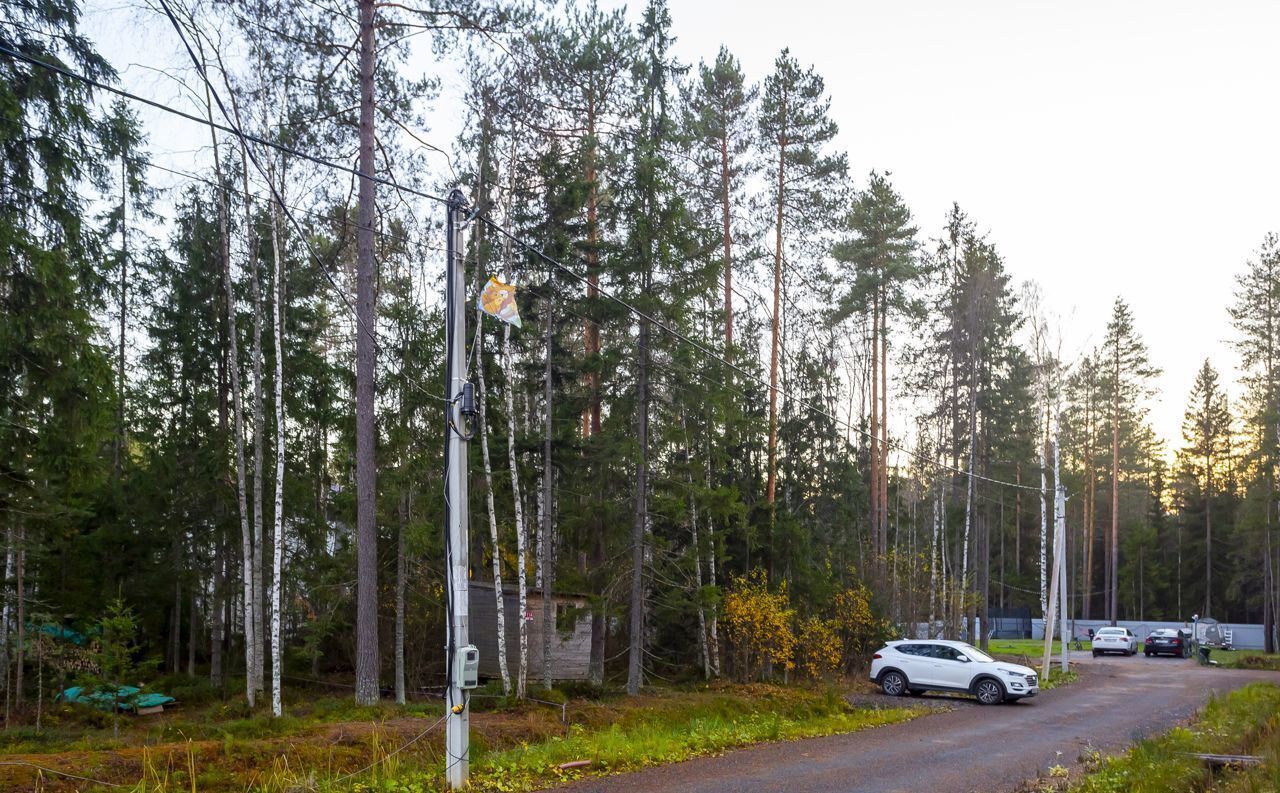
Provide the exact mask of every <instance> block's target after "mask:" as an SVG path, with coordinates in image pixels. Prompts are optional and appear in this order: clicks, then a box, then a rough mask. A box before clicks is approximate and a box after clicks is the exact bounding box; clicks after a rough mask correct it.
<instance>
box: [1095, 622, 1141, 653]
mask: <svg viewBox="0 0 1280 793" xmlns="http://www.w3.org/2000/svg"><path fill="white" fill-rule="evenodd" d="M1136 652H1138V637H1137V636H1134V635H1133V634H1132V633H1131V632H1130V631H1129V629H1128V628H1099V629H1098V632H1097V633H1095V634H1093V657H1094V658H1097V657H1098V656H1100V655H1102V654H1103V653H1120V654H1121V655H1133V654H1134V653H1136Z"/></svg>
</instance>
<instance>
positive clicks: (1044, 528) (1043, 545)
mask: <svg viewBox="0 0 1280 793" xmlns="http://www.w3.org/2000/svg"><path fill="white" fill-rule="evenodd" d="M1039 446H1040V613H1041V614H1043V615H1046V618H1047V615H1048V613H1049V582H1048V581H1047V580H1046V578H1045V575H1046V574H1047V573H1048V570H1047V569H1046V568H1047V566H1048V559H1049V524H1048V520H1049V490H1048V484H1047V483H1046V482H1045V469H1046V468H1047V467H1048V460H1046V459H1045V451H1044V447H1045V444H1044V443H1043V442H1042V443H1040V444H1039Z"/></svg>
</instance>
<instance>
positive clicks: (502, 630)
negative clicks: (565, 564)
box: [475, 267, 520, 695]
mask: <svg viewBox="0 0 1280 793" xmlns="http://www.w3.org/2000/svg"><path fill="white" fill-rule="evenodd" d="M483 279H484V275H483V271H482V269H481V268H479V267H477V268H476V280H477V281H483ZM483 317H484V312H482V311H480V310H479V309H476V327H477V328H480V327H481V326H482V323H483V321H484V320H483ZM509 327H510V326H507V325H506V324H505V323H504V331H503V338H504V346H505V339H506V336H507V335H508V334H509V330H508V329H509ZM483 343H484V333H483V332H482V331H480V330H477V331H476V340H475V345H476V346H477V350H476V358H477V360H478V361H480V363H478V364H477V365H476V385H477V390H478V393H477V394H476V397H477V402H478V406H479V413H480V415H479V419H480V428H479V429H480V432H479V434H480V456H481V458H482V459H483V460H484V500H485V506H486V507H487V508H488V511H489V543H490V545H491V546H492V548H493V596H494V600H495V603H494V606H495V608H496V614H497V618H498V637H497V638H498V672H499V674H501V675H502V693H504V694H508V695H509V694H510V693H511V672H510V670H509V669H507V614H506V603H505V598H504V597H503V589H502V546H501V545H500V543H499V542H498V514H497V510H496V509H495V508H494V504H493V464H492V462H491V460H490V458H489V408H488V401H489V400H488V394H487V393H486V391H485V382H484V364H483V361H484V350H483V348H481V347H480V345H482V344H483ZM508 382H510V381H508ZM508 393H509V391H508ZM510 445H511V446H514V439H513V440H512V442H511V444H510ZM508 448H510V446H509V447H508ZM513 484H514V477H513ZM516 503H517V504H519V503H520V501H519V493H518V491H517V495H516ZM518 515H519V511H518V508H517V516H518ZM518 521H519V517H517V522H518Z"/></svg>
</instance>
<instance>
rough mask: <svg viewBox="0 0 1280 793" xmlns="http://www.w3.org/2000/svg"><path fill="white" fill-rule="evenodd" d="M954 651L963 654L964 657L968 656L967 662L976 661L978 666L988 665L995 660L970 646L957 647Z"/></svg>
mask: <svg viewBox="0 0 1280 793" xmlns="http://www.w3.org/2000/svg"><path fill="white" fill-rule="evenodd" d="M956 649H957V650H959V651H960V652H962V653H964V654H965V655H967V656H969V660H971V661H977V662H978V663H980V664H989V663H991V662H992V661H994V660H996V659H994V658H992V657H991V656H989V655H987V654H986V653H984V652H982V651H981V650H979V649H978V648H977V647H974V646H973V645H972V644H961V645H957V646H956Z"/></svg>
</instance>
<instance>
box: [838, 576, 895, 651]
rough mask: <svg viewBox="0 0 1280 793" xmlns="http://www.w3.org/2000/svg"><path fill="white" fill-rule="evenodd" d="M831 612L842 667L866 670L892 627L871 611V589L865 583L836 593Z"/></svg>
mask: <svg viewBox="0 0 1280 793" xmlns="http://www.w3.org/2000/svg"><path fill="white" fill-rule="evenodd" d="M832 612H833V615H834V616H833V617H832V619H831V622H832V627H833V628H834V631H835V633H836V636H837V641H838V643H839V647H840V655H841V657H842V664H841V665H842V666H843V667H844V668H845V670H846V671H853V670H856V669H861V668H864V667H865V666H866V665H867V664H869V663H870V658H871V653H873V652H875V651H876V650H877V649H879V647H880V645H882V644H883V643H884V641H885V640H886V639H887V638H888V637H889V635H890V633H891V629H892V626H891V625H890V624H889V621H888V620H885V619H883V618H881V617H877V616H876V614H875V611H874V610H873V609H872V608H871V590H870V589H869V588H867V585H866V584H857V585H855V586H852V587H850V588H849V589H845V590H841V591H840V592H838V593H836V596H835V599H834V602H833V603H832Z"/></svg>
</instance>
